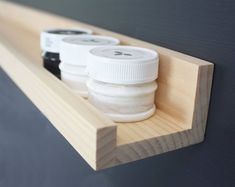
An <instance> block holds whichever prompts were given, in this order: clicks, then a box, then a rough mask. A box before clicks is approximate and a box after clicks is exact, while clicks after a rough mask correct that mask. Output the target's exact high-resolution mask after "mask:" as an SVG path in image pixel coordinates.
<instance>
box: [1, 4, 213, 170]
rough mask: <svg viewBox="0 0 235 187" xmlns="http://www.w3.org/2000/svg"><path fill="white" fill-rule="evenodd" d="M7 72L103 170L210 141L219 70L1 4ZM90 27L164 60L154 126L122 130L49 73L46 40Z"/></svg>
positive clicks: (141, 124) (123, 125)
mask: <svg viewBox="0 0 235 187" xmlns="http://www.w3.org/2000/svg"><path fill="white" fill-rule="evenodd" d="M0 7H1V9H0V23H1V27H0V65H1V67H2V68H3V69H4V71H5V72H6V73H7V74H8V75H9V76H10V77H11V78H12V80H13V81H14V82H15V83H16V84H17V85H18V86H19V87H20V89H21V90H22V91H23V92H24V93H25V94H26V95H27V96H28V98H29V99H31V101H32V102H33V103H34V104H35V106H37V107H38V108H39V110H40V111H41V112H42V113H43V114H44V115H45V116H46V117H47V118H48V120H50V122H51V123H52V124H53V125H54V126H55V128H56V129H57V130H58V131H59V132H60V133H61V134H62V135H63V136H64V137H65V139H66V140H67V141H68V142H69V143H70V144H71V145H72V146H73V147H74V149H76V151H77V152H78V153H79V154H80V155H81V156H82V157H83V158H84V159H85V160H86V161H87V163H88V164H89V165H90V166H91V167H92V168H93V169H95V170H99V169H104V168H107V167H111V166H115V165H119V164H123V163H127V162H131V161H135V160H139V159H143V158H146V157H149V156H153V155H157V154H161V153H164V152H168V151H171V150H176V149H179V148H182V147H186V146H189V145H192V144H195V143H199V142H201V141H203V139H204V134H205V128H206V120H207V113H208V107H209V100H210V91H211V83H212V76H213V64H212V63H209V62H207V61H204V60H201V59H198V58H195V57H191V56H188V55H185V54H182V53H179V52H176V51H172V50H169V49H166V48H163V47H159V46H156V45H154V44H150V43H147V42H144V41H140V40H137V39H134V38H130V37H127V36H124V35H120V34H117V33H114V32H111V31H107V30H104V29H101V28H98V27H95V26H91V25H88V24H84V23H81V22H78V21H74V20H70V19H67V18H63V17H60V16H57V15H52V14H49V13H46V12H42V11H38V10H35V9H30V8H28V7H23V6H20V5H16V4H12V3H9V2H5V1H0ZM48 27H62V28H66V27H85V28H89V29H92V30H93V31H94V32H95V33H96V34H102V35H109V36H113V37H116V38H118V39H120V40H121V41H122V44H128V45H136V46H141V47H146V48H150V49H153V50H157V51H158V52H159V54H160V67H159V78H158V84H159V88H158V90H157V93H156V105H157V111H156V113H155V115H154V116H153V117H151V118H149V119H147V120H144V121H141V122H136V123H114V122H112V121H111V120H109V119H108V118H107V117H105V116H104V115H103V114H102V113H101V112H100V111H98V110H97V109H95V108H94V107H93V106H92V105H91V104H89V103H88V102H87V101H86V100H84V99H82V98H81V97H79V96H76V95H74V94H73V93H72V91H71V90H70V89H69V88H68V87H67V86H66V85H65V84H63V83H62V82H61V81H59V80H58V79H57V78H55V77H54V76H53V75H51V74H50V73H49V72H47V71H46V70H45V69H44V68H43V67H42V60H41V56H40V48H39V34H40V32H41V31H42V30H43V29H45V28H48Z"/></svg>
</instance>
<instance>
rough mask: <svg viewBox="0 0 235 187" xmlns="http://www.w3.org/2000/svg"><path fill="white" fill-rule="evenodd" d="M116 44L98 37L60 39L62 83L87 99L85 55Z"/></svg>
mask: <svg viewBox="0 0 235 187" xmlns="http://www.w3.org/2000/svg"><path fill="white" fill-rule="evenodd" d="M118 44H119V40H118V39H116V38H112V37H108V36H100V35H99V36H98V35H81V36H71V37H66V38H64V39H62V42H61V50H60V60H61V64H60V66H59V68H60V70H61V79H62V81H63V82H65V83H66V84H67V85H68V86H69V87H70V88H71V89H72V90H73V91H74V92H76V93H77V94H79V95H81V96H82V97H84V98H87V95H88V91H87V86H86V81H87V80H88V72H87V55H88V53H89V51H90V50H91V49H93V48H95V47H97V46H114V45H118Z"/></svg>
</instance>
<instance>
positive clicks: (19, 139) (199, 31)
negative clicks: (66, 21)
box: [0, 0, 235, 187]
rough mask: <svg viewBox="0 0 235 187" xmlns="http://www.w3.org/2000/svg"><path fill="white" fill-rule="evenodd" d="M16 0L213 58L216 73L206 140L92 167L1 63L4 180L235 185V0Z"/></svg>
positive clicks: (21, 184)
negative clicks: (134, 159)
mask: <svg viewBox="0 0 235 187" xmlns="http://www.w3.org/2000/svg"><path fill="white" fill-rule="evenodd" d="M15 2H19V3H23V4H26V5H30V6H33V7H37V8H41V9H44V10H48V11H50V12H54V13H58V14H61V15H64V16H67V17H71V18H75V19H78V20H81V21H84V22H87V23H90V24H94V25H97V26H100V27H104V28H107V29H110V30H113V31H116V32H120V33H124V34H127V35H130V36H133V37H136V38H140V39H143V40H146V41H149V42H152V43H156V44H158V45H161V46H165V47H168V48H171V49H174V50H177V51H181V52H184V53H187V54H190V55H193V56H196V57H199V58H202V59H206V60H209V61H211V62H214V63H215V74H214V82H213V89H212V98H211V105H210V111H209V118H208V126H207V131H206V140H205V142H203V143H201V144H198V145H195V146H192V147H189V148H185V149H181V150H178V151H174V152H170V153H166V154H163V155H160V156H155V157H152V158H148V159H145V160H141V161H137V162H134V163H130V164H127V165H123V166H118V167H115V168H111V169H107V170H103V171H99V172H94V171H93V170H92V169H91V168H90V167H89V166H88V165H87V164H86V163H85V161H84V160H83V159H82V158H81V157H80V156H79V155H78V154H77V153H76V151H74V150H73V148H72V147H71V146H70V145H69V144H68V142H66V140H65V139H64V138H63V137H62V136H61V135H60V134H59V133H58V132H57V131H56V130H55V129H54V128H53V126H52V125H51V124H50V123H49V122H48V120H47V119H46V118H45V117H44V116H43V115H42V114H41V113H40V112H39V111H38V110H37V108H36V107H35V106H34V105H33V104H32V103H31V102H30V101H29V100H28V99H27V98H26V97H25V96H24V95H23V93H22V92H21V91H20V90H19V89H18V88H17V87H16V86H15V85H14V83H13V82H12V81H11V80H10V79H9V78H8V77H7V76H6V74H5V73H4V72H3V71H0V187H62V186H63V187H64V186H66V187H93V186H97V187H130V186H135V187H143V186H146V187H157V186H161V187H162V186H163V187H167V186H169V187H172V186H190V187H193V186H195V187H198V186H200V187H202V186H207V187H208V186H213V187H216V186H218V187H230V186H231V187H233V186H235V117H234V116H235V102H234V100H235V99H234V97H235V65H234V63H235V21H234V20H235V1H233V0H178V1H169V0H135V1H134V0H97V1H95V0H70V1H68V0H67V1H53V0H40V1H38V0H34V1H33V0H15ZM0 8H1V7H0ZM0 26H4V25H0Z"/></svg>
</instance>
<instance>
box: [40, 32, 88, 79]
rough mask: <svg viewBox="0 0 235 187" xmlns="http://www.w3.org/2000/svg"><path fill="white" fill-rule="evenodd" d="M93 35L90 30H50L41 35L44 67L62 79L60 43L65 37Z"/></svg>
mask: <svg viewBox="0 0 235 187" xmlns="http://www.w3.org/2000/svg"><path fill="white" fill-rule="evenodd" d="M82 34H92V31H91V30H89V29H83V28H79V29H48V30H44V31H43V32H42V33H41V37H40V45H41V50H42V58H43V66H44V67H45V68H46V69H47V70H48V71H50V72H51V73H52V74H54V75H55V76H56V77H58V78H60V69H59V64H60V55H59V51H60V42H61V40H62V39H63V38H64V37H67V36H77V35H82Z"/></svg>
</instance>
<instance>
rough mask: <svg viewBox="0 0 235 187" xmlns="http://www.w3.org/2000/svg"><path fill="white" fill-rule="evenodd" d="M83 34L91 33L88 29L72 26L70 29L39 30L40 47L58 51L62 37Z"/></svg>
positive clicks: (53, 51) (52, 51) (49, 50)
mask: <svg viewBox="0 0 235 187" xmlns="http://www.w3.org/2000/svg"><path fill="white" fill-rule="evenodd" d="M83 34H92V31H91V30H89V29H83V28H72V29H66V28H65V29H59V28H54V29H48V30H44V31H42V32H41V36H40V45H41V49H42V50H44V51H47V52H51V53H59V52H60V42H61V40H62V39H63V38H64V37H66V36H67V37H68V36H77V35H83Z"/></svg>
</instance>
